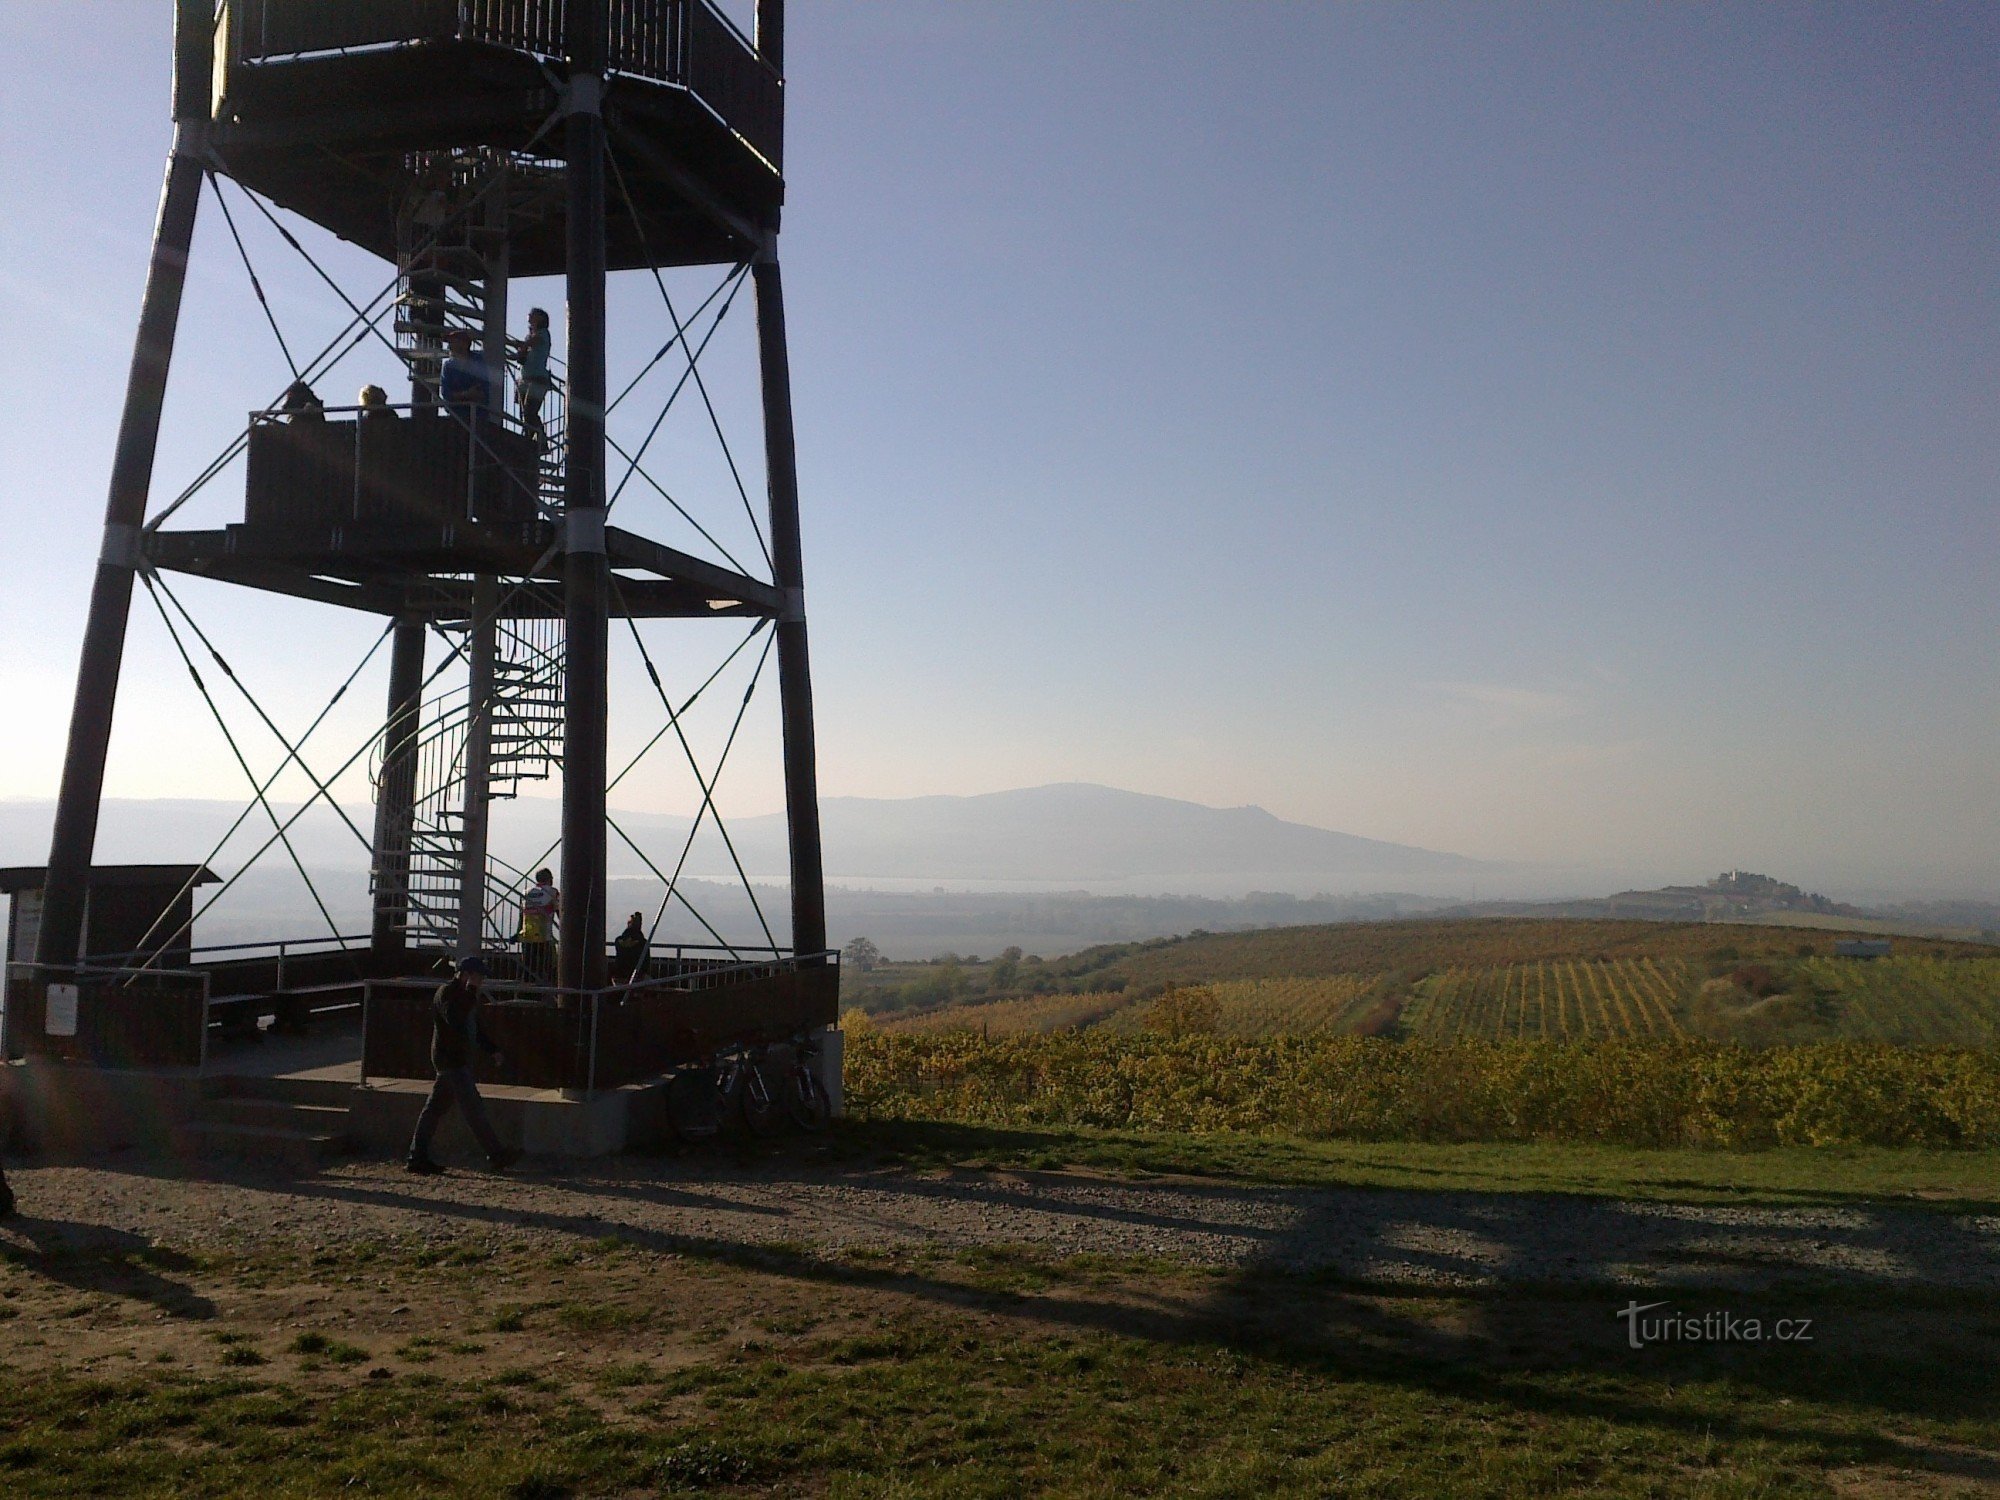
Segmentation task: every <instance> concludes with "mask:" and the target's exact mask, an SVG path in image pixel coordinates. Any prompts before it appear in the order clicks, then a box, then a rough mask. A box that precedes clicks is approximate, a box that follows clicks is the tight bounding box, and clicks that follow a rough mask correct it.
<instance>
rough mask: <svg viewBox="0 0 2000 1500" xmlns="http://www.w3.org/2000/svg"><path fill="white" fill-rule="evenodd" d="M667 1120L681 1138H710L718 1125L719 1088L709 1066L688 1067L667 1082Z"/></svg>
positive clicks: (719, 1122) (717, 1128)
mask: <svg viewBox="0 0 2000 1500" xmlns="http://www.w3.org/2000/svg"><path fill="white" fill-rule="evenodd" d="M667 1123H668V1124H669V1125H671V1126H673V1129H674V1134H675V1135H676V1136H678V1137H679V1138H680V1139H681V1140H683V1141H687V1142H689V1143H693V1142H695V1141H707V1140H713V1139H714V1138H715V1135H716V1133H717V1132H718V1131H720V1130H721V1129H722V1090H721V1089H719V1088H718V1087H717V1086H716V1082H715V1070H714V1069H713V1068H690V1069H688V1070H687V1071H686V1072H683V1073H676V1074H674V1076H673V1077H672V1078H671V1079H670V1080H668V1083H667Z"/></svg>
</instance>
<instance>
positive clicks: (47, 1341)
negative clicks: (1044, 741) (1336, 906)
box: [0, 1126, 2000, 1500]
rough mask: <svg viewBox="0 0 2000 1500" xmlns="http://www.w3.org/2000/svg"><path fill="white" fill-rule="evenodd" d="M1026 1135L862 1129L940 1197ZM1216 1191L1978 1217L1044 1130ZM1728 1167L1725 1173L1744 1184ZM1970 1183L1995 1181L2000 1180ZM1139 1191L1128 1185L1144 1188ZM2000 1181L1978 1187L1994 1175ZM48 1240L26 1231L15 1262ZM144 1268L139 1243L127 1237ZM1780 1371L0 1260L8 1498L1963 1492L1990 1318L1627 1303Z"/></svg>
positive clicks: (1969, 1479)
mask: <svg viewBox="0 0 2000 1500" xmlns="http://www.w3.org/2000/svg"><path fill="white" fill-rule="evenodd" d="M1024 1140H1025V1141H1034V1140H1035V1138H1034V1136H1033V1134H1032V1133H1030V1134H1029V1135H1028V1136H1026V1137H1020V1136H1006V1137H994V1136H990V1135H989V1136H974V1135H969V1134H967V1133H964V1132H958V1133H956V1134H955V1135H953V1136H951V1137H949V1138H947V1137H945V1136H940V1135H938V1134H937V1133H935V1132H929V1133H927V1132H926V1130H925V1129H924V1128H922V1127H872V1126H861V1127H858V1128H856V1130H855V1131H854V1132H853V1133H852V1134H851V1135H849V1136H847V1137H844V1138H842V1139H841V1141H840V1143H839V1144H840V1146H841V1147H842V1149H844V1150H848V1151H853V1152H860V1153H865V1154H866V1155H868V1156H869V1157H870V1158H871V1159H872V1160H875V1161H878V1162H879V1161H885V1160H886V1161H891V1162H897V1161H899V1162H902V1163H904V1164H907V1165H911V1166H918V1167H921V1166H923V1165H925V1164H926V1163H927V1162H930V1161H942V1160H947V1159H948V1160H952V1161H953V1162H955V1163H957V1164H959V1165H961V1166H962V1165H963V1163H964V1161H965V1160H966V1159H968V1152H969V1153H970V1157H971V1159H978V1158H979V1157H980V1156H982V1155H983V1156H986V1157H989V1158H1002V1157H1005V1156H1006V1154H1007V1153H1008V1152H1009V1151H1011V1150H1015V1149H1018V1148H1020V1147H1021V1146H1022V1145H1023V1142H1024ZM1032 1149H1035V1150H1040V1151H1044V1152H1054V1153H1056V1154H1061V1155H1067V1156H1070V1157H1089V1156H1092V1155H1097V1156H1098V1157H1099V1165H1100V1166H1105V1167H1111V1168H1113V1169H1116V1166H1117V1162H1118V1161H1119V1160H1120V1159H1121V1158H1123V1159H1129V1160H1136V1161H1137V1162H1140V1163H1146V1164H1151V1165H1155V1166H1165V1167H1169V1168H1177V1169H1182V1170H1185V1169H1186V1168H1187V1167H1188V1166H1190V1165H1193V1164H1195V1162H1196V1161H1198V1163H1199V1165H1200V1166H1201V1167H1202V1168H1203V1169H1204V1170H1206V1171H1208V1172H1211V1173H1216V1174H1220V1175H1219V1177H1218V1179H1217V1180H1218V1182H1219V1183H1221V1184H1226V1183H1229V1182H1238V1183H1245V1184H1248V1183H1256V1182H1266V1181H1272V1180H1281V1181H1309V1182H1315V1183H1319V1182H1338V1183H1345V1184H1348V1185H1354V1184H1357V1183H1373V1184H1376V1185H1380V1186H1385V1187H1387V1186H1409V1185H1412V1184H1418V1185H1423V1186H1428V1187H1437V1186H1440V1185H1446V1184H1449V1185H1465V1186H1480V1187H1484V1188H1486V1189H1488V1190H1491V1191H1494V1192H1496V1193H1498V1194H1501V1195H1505V1194H1510V1193H1516V1192H1520V1191H1548V1190H1559V1191H1560V1190H1576V1191H1586V1192H1606V1193H1615V1194H1617V1195H1619V1196H1627V1195H1639V1196H1649V1195H1650V1196H1665V1197H1681V1196H1686V1195H1687V1194H1689V1193H1694V1192H1701V1191H1709V1192H1715V1193H1722V1194H1735V1195H1738V1196H1739V1197H1740V1198H1741V1200H1742V1201H1747V1202H1762V1201H1777V1202H1787V1203H1793V1204H1797V1203H1832V1204H1845V1205H1853V1204H1857V1203H1867V1202H1872V1201H1875V1200H1876V1199H1877V1198H1879V1197H1881V1196H1885V1195H1889V1194H1894V1193H1897V1192H1899V1191H1900V1188H1899V1186H1898V1185H1899V1184H1902V1185H1907V1184H1917V1185H1919V1190H1921V1191H1924V1192H1925V1193H1926V1194H1927V1195H1929V1196H1932V1197H1934V1198H1935V1199H1937V1200H1938V1201H1939V1202H1940V1203H1944V1202H1952V1203H1955V1204H1956V1206H1960V1207H1965V1206H1975V1205H1976V1204H1977V1202H1978V1200H1977V1199H1976V1198H1972V1197H1968V1196H1967V1193H1968V1192H1969V1191H1974V1190H1975V1189H1974V1187H1973V1185H1972V1184H1970V1183H1969V1182H1967V1180H1966V1179H1965V1177H1964V1175H1963V1174H1964V1169H1965V1167H1966V1165H1967V1164H1968V1162H1970V1161H1972V1160H1973V1159H1972V1158H1969V1157H1968V1156H1966V1155H1965V1154H1963V1153H1959V1154H1955V1155H1947V1156H1936V1155H1932V1154H1929V1153H1920V1152H1903V1153H1869V1152H1861V1153H1852V1154H1834V1153H1827V1152H1772V1153H1761V1154H1758V1155H1755V1156H1718V1155H1716V1154H1714V1153H1707V1154H1700V1153H1694V1154H1690V1153H1642V1152H1615V1151H1606V1150H1604V1149H1602V1148H1566V1149H1562V1150H1548V1149H1544V1148H1521V1147H1515V1148H1450V1149H1447V1148H1424V1147H1379V1148H1328V1147H1324V1146H1320V1145H1314V1144H1311V1143H1302V1142H1290V1143H1287V1142H1281V1141H1273V1140H1269V1139H1265V1140H1257V1141H1248V1140H1231V1139H1229V1138H1226V1137H1207V1138H1202V1139H1193V1138H1182V1139H1175V1138H1170V1137H1164V1136H1157V1135H1155V1136H1145V1137H1117V1136H1093V1135H1090V1134H1089V1133H1081V1134H1079V1133H1064V1134H1061V1135H1051V1134H1047V1133H1044V1134H1043V1135H1042V1136H1041V1137H1040V1138H1039V1140H1038V1142H1037V1143H1035V1144H1034V1145H1033V1146H1032ZM1725 1164H1728V1165H1725ZM1986 1165H1987V1167H1988V1168H1990V1165H1991V1163H1990V1159H1989V1160H1988V1161H1987V1163H1986ZM1136 1169H1137V1170H1144V1169H1145V1168H1144V1166H1140V1167H1138V1168H1136ZM1988 1180H1989V1181H1990V1175H1989V1179H1988ZM31 1227H32V1226H31ZM128 1238H129V1237H128ZM1644 1296H1645V1300H1647V1301H1656V1302H1660V1301H1670V1302H1671V1303H1672V1304H1673V1306H1674V1307H1675V1308H1676V1309H1677V1310H1683V1311H1685V1312H1686V1313H1688V1314H1689V1315H1692V1316H1699V1315H1701V1314H1703V1313H1705V1312H1715V1311H1728V1312H1733V1313H1735V1314H1737V1315H1743V1314H1751V1315H1757V1316H1760V1317H1762V1318H1765V1319H1774V1318H1777V1317H1788V1318H1794V1319H1798V1318H1805V1319H1810V1323H1811V1338H1810V1339H1809V1340H1808V1341H1805V1342H1797V1343H1792V1344H1784V1345H1779V1344H1773V1343H1730V1344H1724V1343H1711V1344H1698V1343H1696V1344H1663V1345H1656V1346H1652V1347H1648V1348H1644V1349H1639V1350H1634V1349H1632V1348H1631V1347H1629V1345H1628V1342H1627V1340H1626V1337H1625V1325H1624V1324H1623V1323H1621V1322H1620V1321H1619V1318H1618V1316H1617V1314H1618V1310H1619V1308H1620V1307H1621V1306H1622V1305H1624V1304H1625V1303H1626V1302H1627V1301H1629V1300H1631V1299H1630V1298H1629V1297H1628V1296H1627V1294H1626V1292H1625V1291H1624V1290H1623V1289H1619V1288H1613V1287H1608V1286H1546V1285H1528V1286H1514V1287H1510V1288H1508V1289H1505V1290H1500V1291H1477V1292H1474V1291H1453V1290H1435V1289H1426V1288H1421V1287H1401V1288H1394V1287H1387V1286H1381V1285H1371V1284H1364V1283H1349V1282H1340V1281H1334V1280H1329V1279H1327V1278H1324V1277H1312V1276H1287V1275H1279V1274H1271V1273H1265V1272H1258V1271H1249V1270H1228V1271H1217V1270H1200V1269H1193V1268H1189V1267H1186V1266H1182V1265H1176V1264H1170V1263H1165V1262H1161V1261H1153V1260H1147V1261H1114V1260H1108V1259H1104V1258H1101V1257H1065V1256H1060V1255H1047V1254H1040V1253H1036V1252H1033V1251H1030V1250H1026V1249H1022V1248H1018V1247H1010V1246H1007V1245H994V1246H987V1247H981V1248H974V1249H966V1250H959V1251H949V1250H941V1249H926V1248H913V1249H895V1250H875V1249H868V1248H859V1249H855V1250H852V1251H848V1252H844V1253H837V1254H820V1253H815V1252H812V1251H810V1250H808V1249H806V1248H804V1247H799V1248H786V1247H778V1248H775V1249H773V1248H765V1249H755V1248H751V1247H747V1246H740V1245H732V1244H727V1243H710V1244H691V1245H680V1246H677V1247H675V1248H673V1249H670V1250H666V1249H661V1248H658V1247H655V1246H651V1245H648V1244H645V1243H642V1242H639V1241H635V1240H629V1239H624V1238H620V1237H619V1236H617V1235H604V1234H602V1233H601V1232H600V1231H598V1230H593V1229H591V1228H589V1227H587V1226H583V1225H579V1226H578V1227H577V1229H576V1231H575V1233H574V1236H573V1239H572V1241H571V1244H570V1246H569V1248H568V1249H566V1250H562V1251H558V1252H553V1253H552V1252H550V1251H548V1250H547V1249H546V1248H542V1249H527V1248H512V1249H510V1248H507V1247H506V1246H505V1245H504V1244H502V1245H501V1246H500V1247H498V1248H491V1247H480V1248H467V1249H462V1250H453V1249H451V1248H450V1247H449V1245H448V1243H447V1244H445V1245H443V1246H440V1245H438V1244H431V1245H413V1244H409V1243H404V1242H399V1241H395V1240H383V1241H380V1242H370V1243H360V1244H347V1245H344V1246H343V1247H342V1248H339V1249H334V1250H327V1249H314V1248H312V1247H311V1246H310V1244H307V1245H305V1246H302V1247H300V1248H298V1249H295V1250H272V1251H269V1252H265V1253H258V1254H231V1255H193V1254H189V1253H186V1252H184V1251H181V1250H178V1249H176V1248H175V1247H174V1246H173V1245H171V1244H165V1243H154V1244H140V1245H137V1246H134V1245H131V1244H129V1243H128V1244H124V1245H118V1246H108V1247H107V1246H98V1247H76V1246H71V1245H68V1244H65V1243H64V1242H63V1241H62V1240H61V1239H60V1237H58V1236H55V1235H52V1234H48V1233H39V1232H35V1233H23V1232H22V1231H20V1230H18V1229H14V1230H7V1231H0V1475H4V1484H5V1489H6V1493H7V1494H8V1495H10V1496H13V1495H20V1496H44V1495H48V1496H54V1495H66V1496H101V1495H116V1494H142V1493H143V1494H163V1495H164V1494H173V1495H190V1496H208V1495H215V1496H222V1495H238V1494H243V1493H247V1492H252V1491H254V1492H256V1493H259V1494H265V1495H270V1496H274V1497H279V1496H294V1495H299V1496H304V1495H315V1496H316V1495H330V1494H335V1493H339V1494H349V1493H367V1494H378V1495H419V1494H460V1495H479V1496H508V1497H519V1500H550V1497H561V1496H586V1495H642V1494H643V1495H671V1496H681V1495H697V1494H714V1493H721V1494H732V1495H760V1496H761V1495H797V1494H811V1495H825V1496H833V1497H845V1496H864V1495H865V1496H933V1495H935V1496H954V1497H955V1496H975V1497H978V1496H995V1497H998V1496H1010V1497H1011V1496H1015V1495H1021V1494H1049V1495H1062V1496H1078V1497H1088V1496H1111V1495H1128V1494H1157V1495H1175V1496H1181V1495H1194V1496H1217V1497H1222V1496H1249V1495H1258V1496H1262V1495H1278V1496H1308V1495H1310V1496H1321V1495H1355V1496H1381V1497H1404V1496H1410V1495H1425V1496H1441V1497H1455V1496H1468V1497H1469V1496H1520V1497H1540V1496H1551V1495H1610V1496H1635V1497H1637V1496H1682V1495H1685V1496H1746V1497H1747V1496H1795V1495H1796V1496H1824V1495H1834V1494H1840V1495H1894V1496H1914V1495H1925V1494H1953V1493H1985V1492H1986V1487H1987V1486H1990V1484H1991V1483H1992V1482H1993V1480H1994V1478H1995V1476H2000V1403H1996V1397H1995V1394H1994V1391H1993V1389H1992V1387H1991V1385H1990V1383H1988V1382H1985V1381H1980V1380H1968V1379H1966V1378H1965V1372H1966V1371H1968V1370H1975V1369H1989V1368H1991V1367H1992V1366H1993V1363H1994V1361H1995V1359H1996V1358H2000V1319H1996V1317H1995V1315H1994V1310H1993V1306H1992V1302H1991V1299H1990V1297H1989V1296H1987V1295H1985V1294H1983V1293H1954V1292H1946V1291H1925V1290H1921V1289H1907V1290H1901V1291H1894V1292H1891V1291H1886V1290H1883V1289H1881V1288H1871V1287H1857V1286H1848V1285H1837V1284H1814V1283H1799V1284H1794V1285H1790V1286H1787V1287H1785V1288H1783V1289H1781V1290H1776V1291H1771V1292H1767V1293H1762V1294H1758V1295H1757V1296H1755V1297H1754V1298H1753V1297H1746V1296H1745V1295H1743V1294H1736V1295H1732V1294H1729V1293H1727V1292H1722V1291H1718V1290H1715V1289H1712V1288H1711V1289H1709V1290H1705V1291H1704V1290H1701V1289H1694V1288H1681V1289H1674V1288H1657V1287H1656V1288H1649V1289H1647V1290H1646V1292H1645V1294H1644Z"/></svg>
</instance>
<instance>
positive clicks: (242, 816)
mask: <svg viewBox="0 0 2000 1500" xmlns="http://www.w3.org/2000/svg"><path fill="white" fill-rule="evenodd" d="M395 629H396V622H395V621H393V620H391V621H390V622H389V623H388V624H387V625H386V626H384V627H383V630H382V633H381V634H380V635H378V636H376V637H375V643H374V644H373V645H372V646H370V647H369V648H368V651H367V653H366V654H365V655H364V656H363V657H362V658H361V661H360V662H359V664H358V665H356V667H355V668H354V670H353V671H352V672H350V673H348V674H347V681H345V682H343V683H342V684H341V685H340V686H339V687H338V688H336V689H335V690H334V694H333V696H332V697H331V698H329V699H328V700H327V703H326V707H324V708H322V709H321V710H320V711H319V717H318V718H316V719H314V720H313V721H312V723H310V724H308V725H307V726H306V732H305V733H304V734H302V735H300V736H299V745H298V748H299V749H301V750H303V749H304V748H305V744H306V741H307V740H309V739H311V738H312V737H313V735H314V734H315V733H316V732H317V731H318V729H319V727H320V725H322V724H324V723H325V722H326V719H327V715H328V714H331V713H332V712H333V709H334V705H335V704H337V703H339V702H340V700H341V698H342V696H344V695H345V694H346V692H347V690H348V689H349V688H350V687H352V686H353V685H354V683H355V680H356V679H357V678H359V677H360V676H361V674H362V672H364V671H365V670H367V667H368V663H369V662H371V661H373V660H374V659H375V653H376V652H378V651H380V650H381V649H382V643H383V642H384V641H386V640H388V639H389V637H390V635H391V634H393V633H394V631H395ZM295 756H296V752H294V753H293V754H290V755H287V756H286V757H285V758H284V759H283V760H282V761H280V762H278V769H277V770H275V771H273V772H272V773H271V774H270V775H269V776H268V777H266V778H265V780H264V783H263V785H262V786H261V787H260V788H259V790H260V791H265V792H268V791H270V789H271V788H272V787H274V786H276V785H277V783H278V778H279V777H280V776H282V775H284V774H285V768H286V767H287V766H289V765H290V764H291V763H292V761H293V759H294V758H295ZM256 808H257V804H256V803H255V802H251V803H249V804H248V805H246V806H245V807H244V809H243V811H242V812H240V813H238V814H237V815H236V821H235V822H233V823H231V824H230V825H229V827H228V828H226V829H224V830H223V834H222V837H221V838H220V839H218V840H216V844H215V847H214V848H213V849H210V850H209V851H208V853H207V854H206V855H204V856H203V857H202V859H201V861H200V863H199V864H197V865H196V867H195V873H194V874H193V875H190V876H189V877H188V878H187V880H186V882H185V883H184V884H183V885H182V886H181V888H180V889H179V890H178V891H176V892H175V893H174V898H173V901H169V902H168V903H167V905H166V907H165V908H164V909H163V910H162V911H161V912H160V914H159V915H158V916H157V917H155V918H153V924H152V926H150V927H148V928H147V929H146V930H145V932H144V933H142V934H141V935H140V938H139V941H138V942H136V943H134V944H133V945H132V947H133V951H134V952H138V951H140V950H143V949H144V948H145V946H146V944H147V943H149V942H151V941H152V939H153V934H154V933H155V932H157V931H159V929H160V924H161V923H162V922H164V921H166V920H167V912H168V911H171V910H172V909H173V906H174V903H175V902H178V901H179V900H180V899H181V897H183V896H185V895H187V894H188V893H189V892H190V891H192V890H194V888H195V885H196V883H197V881H198V879H199V876H200V872H201V871H202V870H203V869H205V868H207V866H208V864H209V862H210V861H211V860H213V859H215V858H216V857H217V856H219V855H220V854H221V853H222V851H223V850H224V849H226V848H227V847H228V846H229V841H230V840H231V839H232V838H234V837H235V836H236V830H237V829H239V828H241V827H242V826H243V825H244V823H246V822H247V821H249V818H250V814H251V813H253V812H255V811H256ZM174 936H175V937H176V938H178V937H179V936H180V934H179V933H176V934H175V935H174Z"/></svg>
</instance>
